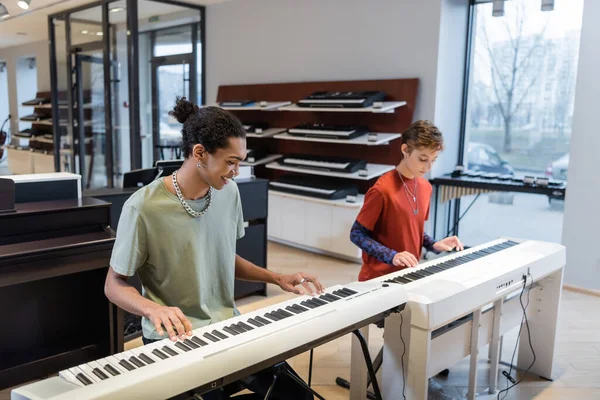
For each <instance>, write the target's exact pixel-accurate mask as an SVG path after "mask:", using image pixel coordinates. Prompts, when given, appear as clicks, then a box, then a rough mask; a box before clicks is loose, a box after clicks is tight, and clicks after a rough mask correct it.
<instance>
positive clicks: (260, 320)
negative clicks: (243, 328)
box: [254, 315, 271, 325]
mask: <svg viewBox="0 0 600 400" xmlns="http://www.w3.org/2000/svg"><path fill="white" fill-rule="evenodd" d="M254 319H255V320H257V321H258V322H260V323H261V324H265V325H269V324H270V323H271V321H269V320H266V319H264V318H263V317H261V316H260V315H259V316H257V317H254Z"/></svg>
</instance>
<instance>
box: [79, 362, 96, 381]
mask: <svg viewBox="0 0 600 400" xmlns="http://www.w3.org/2000/svg"><path fill="white" fill-rule="evenodd" d="M78 368H79V369H80V370H82V371H83V372H85V375H86V376H87V377H89V378H90V379H91V380H93V382H94V383H98V382H102V379H100V378H98V377H97V376H96V374H94V372H93V371H92V370H93V368H90V366H89V365H87V364H81V365H78Z"/></svg>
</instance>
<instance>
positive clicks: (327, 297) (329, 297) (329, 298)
mask: <svg viewBox="0 0 600 400" xmlns="http://www.w3.org/2000/svg"><path fill="white" fill-rule="evenodd" d="M320 298H321V299H324V300H327V301H329V302H330V303H333V302H334V301H337V300H339V299H340V298H339V297H337V296H334V295H333V294H330V293H325V294H324V295H323V296H321V297H320Z"/></svg>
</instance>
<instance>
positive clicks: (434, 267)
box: [425, 265, 444, 273]
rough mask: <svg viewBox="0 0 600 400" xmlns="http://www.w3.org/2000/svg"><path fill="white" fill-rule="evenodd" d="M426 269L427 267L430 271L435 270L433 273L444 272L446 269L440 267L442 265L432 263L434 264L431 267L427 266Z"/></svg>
mask: <svg viewBox="0 0 600 400" xmlns="http://www.w3.org/2000/svg"><path fill="white" fill-rule="evenodd" d="M425 269H426V270H428V271H431V272H433V273H438V272H442V271H443V270H444V269H443V268H440V267H438V266H437V265H432V266H430V267H427V268H425Z"/></svg>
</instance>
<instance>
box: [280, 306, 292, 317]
mask: <svg viewBox="0 0 600 400" xmlns="http://www.w3.org/2000/svg"><path fill="white" fill-rule="evenodd" d="M277 311H278V312H279V313H280V314H283V315H285V316H286V317H288V318H289V317H293V316H294V314H292V313H290V312H288V311H285V310H282V309H281V308H278V309H277Z"/></svg>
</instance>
